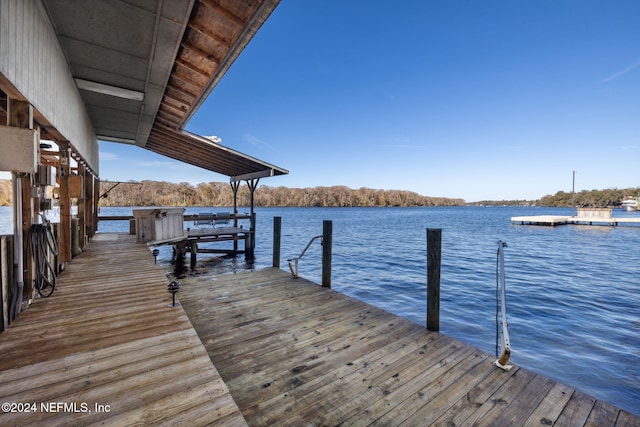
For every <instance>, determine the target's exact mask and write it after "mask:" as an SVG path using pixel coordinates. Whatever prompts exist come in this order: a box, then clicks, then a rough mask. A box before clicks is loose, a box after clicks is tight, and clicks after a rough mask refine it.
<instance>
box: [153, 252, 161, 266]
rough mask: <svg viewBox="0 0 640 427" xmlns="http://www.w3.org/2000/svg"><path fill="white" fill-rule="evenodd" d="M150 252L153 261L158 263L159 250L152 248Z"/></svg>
mask: <svg viewBox="0 0 640 427" xmlns="http://www.w3.org/2000/svg"><path fill="white" fill-rule="evenodd" d="M151 253H152V254H153V263H154V264H157V263H158V255H159V254H160V251H159V250H158V249H154V250H153V251H151Z"/></svg>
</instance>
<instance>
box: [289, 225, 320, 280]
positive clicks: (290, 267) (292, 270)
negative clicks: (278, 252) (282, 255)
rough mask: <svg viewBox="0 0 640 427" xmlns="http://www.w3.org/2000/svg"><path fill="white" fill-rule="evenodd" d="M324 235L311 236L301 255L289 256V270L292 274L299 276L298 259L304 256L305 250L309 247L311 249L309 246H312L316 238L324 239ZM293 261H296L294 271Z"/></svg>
mask: <svg viewBox="0 0 640 427" xmlns="http://www.w3.org/2000/svg"><path fill="white" fill-rule="evenodd" d="M322 237H323V236H322V235H319V236H314V237H312V238H311V240H309V243H307V246H305V248H304V249H303V251H302V253H300V255H299V256H298V257H296V258H289V259H288V260H287V263H288V264H289V270H290V271H291V275H292V276H293V277H298V260H300V258H302V256H303V255H304V254H305V252H307V249H309V246H311V244H312V243H313V242H314V240H316V239H322ZM320 244H322V242H320ZM291 261H295V264H296V266H295V272H294V268H293V266H292V265H291Z"/></svg>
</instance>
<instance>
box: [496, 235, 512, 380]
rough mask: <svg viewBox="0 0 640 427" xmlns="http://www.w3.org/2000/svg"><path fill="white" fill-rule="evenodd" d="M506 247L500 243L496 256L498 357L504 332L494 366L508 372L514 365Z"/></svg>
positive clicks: (504, 243) (503, 243)
mask: <svg viewBox="0 0 640 427" xmlns="http://www.w3.org/2000/svg"><path fill="white" fill-rule="evenodd" d="M506 246H507V244H506V242H503V241H502V240H500V241H498V253H497V256H496V258H497V259H496V357H498V341H499V335H500V334H499V331H500V329H501V330H502V354H500V356H499V357H498V359H497V360H496V361H495V362H494V365H496V366H497V367H499V368H501V369H504V370H505V371H508V370H510V369H511V368H512V367H513V365H510V364H509V358H510V357H511V342H510V340H509V328H508V327H509V324H508V323H507V290H506V285H505V279H504V248H505V247H506ZM500 309H501V310H500ZM500 311H501V314H502V328H500V322H499V321H498V317H499V312H500Z"/></svg>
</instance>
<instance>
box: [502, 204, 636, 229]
mask: <svg viewBox="0 0 640 427" xmlns="http://www.w3.org/2000/svg"><path fill="white" fill-rule="evenodd" d="M511 223H512V224H516V225H546V226H551V227H553V226H556V225H572V224H573V225H608V226H618V225H630V226H633V225H638V226H640V216H637V217H614V216H613V215H612V210H611V208H603V209H600V208H578V212H577V215H574V216H572V215H531V216H514V217H511Z"/></svg>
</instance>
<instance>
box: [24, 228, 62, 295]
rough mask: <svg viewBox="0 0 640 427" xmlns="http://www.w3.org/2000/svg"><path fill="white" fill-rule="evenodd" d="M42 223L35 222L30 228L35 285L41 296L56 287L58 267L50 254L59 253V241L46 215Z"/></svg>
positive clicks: (49, 293)
mask: <svg viewBox="0 0 640 427" xmlns="http://www.w3.org/2000/svg"><path fill="white" fill-rule="evenodd" d="M42 220H43V223H42V224H33V225H32V226H31V230H30V236H29V237H30V241H31V253H32V254H33V259H34V263H35V265H36V271H35V286H36V289H37V290H38V293H39V294H40V296H43V297H48V296H50V295H51V294H52V293H53V290H54V289H55V288H56V269H55V267H54V266H53V265H51V261H50V256H51V255H54V256H57V255H58V242H56V238H55V236H54V235H53V230H52V228H51V223H50V222H49V220H47V219H46V218H45V217H44V216H43V217H42Z"/></svg>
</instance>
